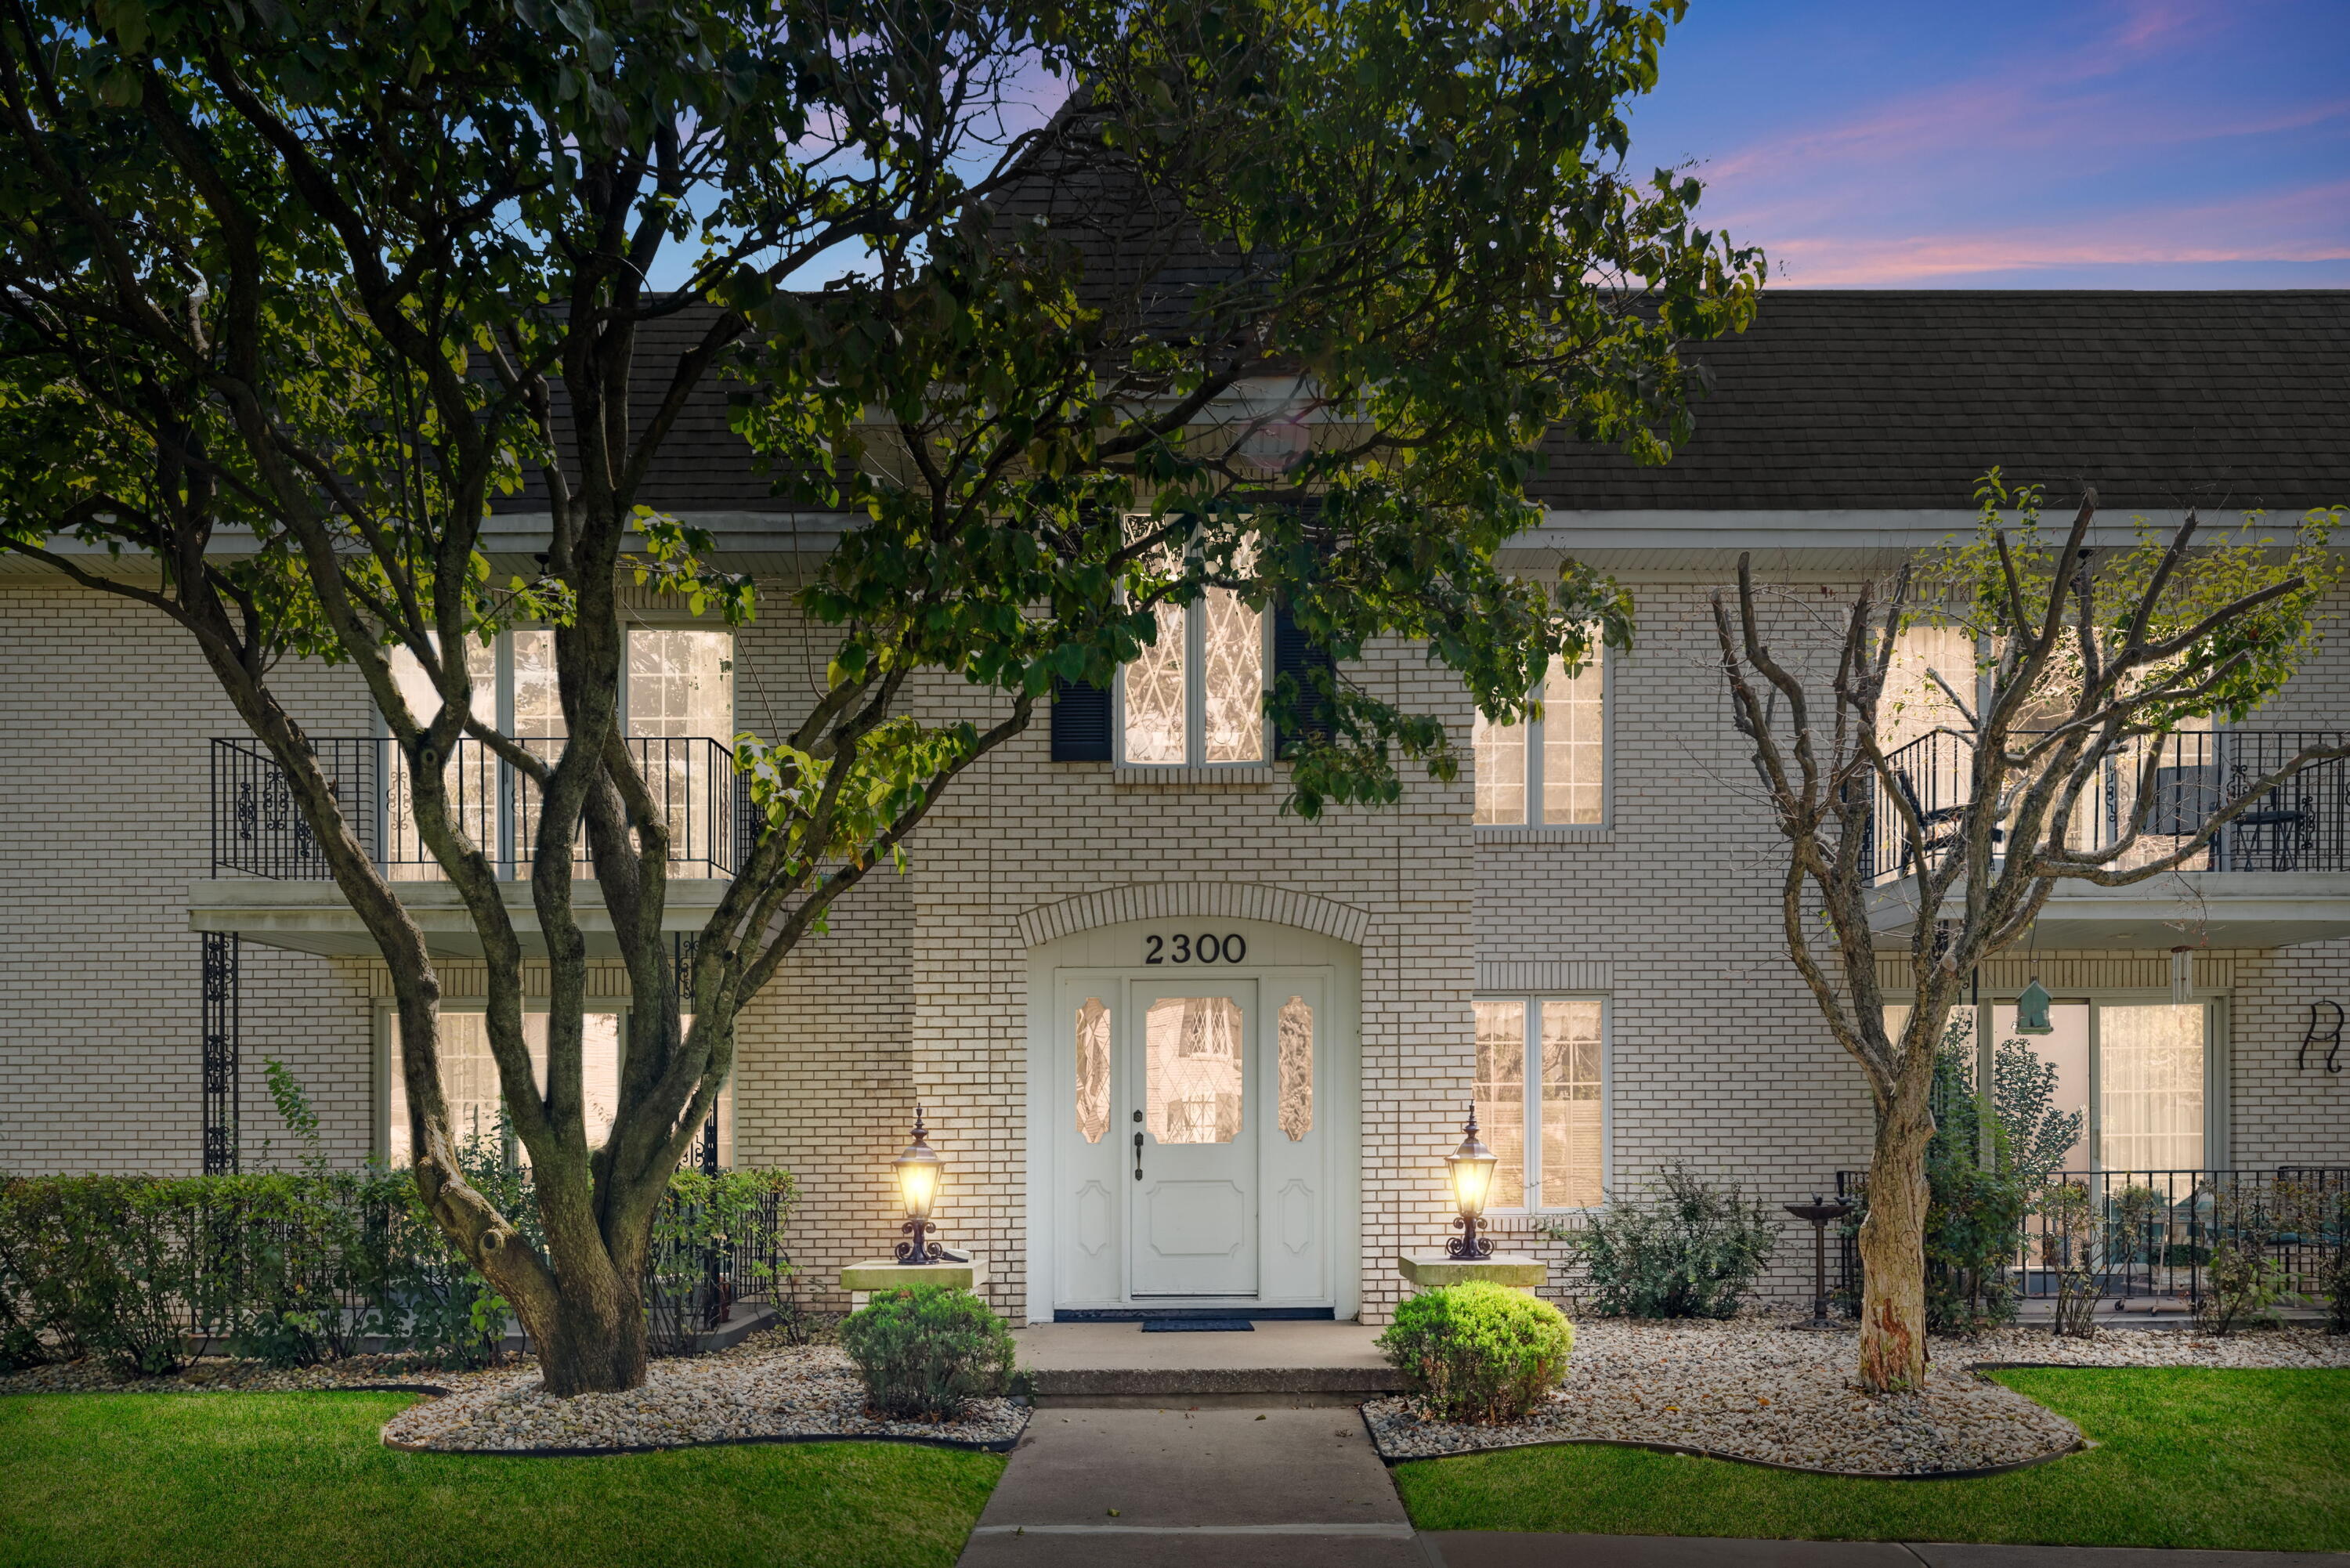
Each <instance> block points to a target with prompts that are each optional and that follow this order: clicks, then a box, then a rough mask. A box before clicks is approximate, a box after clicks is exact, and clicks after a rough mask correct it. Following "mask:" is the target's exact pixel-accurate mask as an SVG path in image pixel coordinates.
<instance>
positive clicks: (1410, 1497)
mask: <svg viewBox="0 0 2350 1568" xmlns="http://www.w3.org/2000/svg"><path fill="white" fill-rule="evenodd" d="M1991 1376H1994V1377H1996V1378H1997V1379H1998V1381H2000V1382H2002V1383H2004V1384H2006V1385H2007V1386H2009V1387H2011V1388H2013V1389H2015V1390H2016V1391H2017V1392H2019V1393H2021V1394H2023V1395H2025V1396H2027V1397H2031V1398H2033V1399H2036V1400H2038V1401H2039V1402H2040V1403H2042V1404H2043V1405H2045V1406H2047V1407H2050V1408H2051V1409H2054V1410H2056V1411H2058V1412H2059V1413H2061V1414H2063V1415H2064V1416H2067V1417H2071V1418H2072V1419H2073V1420H2074V1422H2076V1423H2078V1424H2079V1426H2080V1428H2081V1429H2082V1430H2083V1431H2084V1432H2085V1433H2086V1434H2087V1435H2088V1437H2089V1438H2091V1439H2092V1441H2094V1442H2095V1444H2096V1445H2097V1446H2096V1447H2095V1448H2093V1449H2089V1450H2088V1451H2086V1452H2085V1453H2077V1454H2072V1455H2068V1456H2066V1457H2065V1458H2064V1459H2057V1460H2054V1461H2053V1462H2052V1463H2049V1464H2044V1465H2036V1466H2033V1467H2032V1468H2031V1469H2022V1470H2014V1471H2011V1472H2009V1473H2007V1474H2005V1475H1997V1476H1984V1477H1981V1478H1978V1479H1974V1480H1846V1479H1844V1478H1841V1477H1835V1476H1817V1475H1802V1474H1797V1473H1793V1472H1789V1471H1785V1470H1773V1469H1763V1468H1762V1467H1760V1466H1755V1465H1742V1464H1735V1463H1731V1462H1730V1461H1728V1460H1723V1459H1690V1458H1684V1457H1680V1456H1677V1455H1669V1454H1659V1453H1654V1452H1649V1451H1647V1450H1644V1449H1617V1448H1605V1447H1595V1446H1588V1445H1585V1446H1562V1447H1553V1448H1542V1449H1511V1450H1506V1451H1503V1452H1499V1453H1492V1454H1474V1455H1464V1456H1461V1457H1458V1458H1451V1459H1415V1460H1411V1461H1409V1462H1407V1463H1403V1464H1399V1465H1398V1466H1397V1467H1396V1468H1395V1478H1396V1485H1397V1489H1398V1490H1399V1491H1400V1492H1401V1493H1402V1494H1403V1501H1404V1506H1405V1507H1406V1509H1408V1510H1409V1511H1410V1514H1411V1520H1412V1523H1413V1524H1415V1525H1416V1526H1418V1527H1419V1529H1421V1530H1515V1531H1562V1532H1566V1531H1571V1532H1586V1533H1590V1534H1597V1535H1715V1536H1748V1537H1758V1536H1759V1537H1767V1538H1771V1539H1775V1540H1789V1541H1940V1542H2035V1543H2043V1544H2051V1545H2074V1546H2166V1547H2205V1548H2213V1549H2237V1550H2254V1551H2303V1552H2314V1551H2344V1550H2350V1369H2341V1368H2326V1369H2322V1370H2299V1369H2296V1370H2292V1371H2274V1370H2259V1371H2245V1370H2234V1369H2228V1370H2221V1369H2215V1368H2209V1367H2130V1368H2126V1369H2121V1368H2115V1369H2108V1368H2094V1369H2092V1368H2074V1367H2066V1368H2062V1369H2043V1368H2032V1369H2017V1370H2011V1371H2004V1372H1998V1373H1994V1374H1992V1375H1991Z"/></svg>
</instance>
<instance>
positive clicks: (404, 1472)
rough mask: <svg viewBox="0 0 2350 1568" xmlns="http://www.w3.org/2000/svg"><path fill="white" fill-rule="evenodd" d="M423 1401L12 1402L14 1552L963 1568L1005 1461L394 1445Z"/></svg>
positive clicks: (412, 1562)
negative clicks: (400, 1419) (543, 1455)
mask: <svg viewBox="0 0 2350 1568" xmlns="http://www.w3.org/2000/svg"><path fill="white" fill-rule="evenodd" d="M412 1397H413V1396H411V1395H405V1394H64V1395H17V1396H11V1397H0V1564H5V1565H7V1568H16V1565H18V1564H36V1563H37V1564H42V1565H44V1568H48V1565H57V1564H83V1563H90V1564H99V1563H105V1564H113V1563H141V1564H153V1565H155V1568H170V1565H172V1564H179V1563H189V1564H206V1565H214V1564H223V1563H227V1564H234V1568H278V1565H280V1564H283V1565H285V1568H321V1565H322V1564H336V1565H338V1568H340V1565H344V1564H350V1565H361V1564H374V1563H382V1564H385V1565H386V1568H394V1565H396V1568H442V1565H443V1564H448V1565H452V1568H454V1565H458V1564H464V1565H468V1568H471V1565H474V1564H482V1565H499V1568H504V1565H506V1564H515V1565H525V1564H527V1565H534V1568H535V1565H538V1564H562V1565H564V1568H574V1565H577V1568H588V1565H591V1564H598V1563H626V1564H629V1568H660V1565H665V1564H671V1563H675V1564H678V1565H680V1568H686V1565H691V1568H711V1565H712V1564H723V1565H724V1568H754V1565H756V1564H762V1563H777V1564H782V1563H789V1564H792V1565H793V1568H852V1565H858V1564H867V1563H870V1564H875V1565H876V1568H879V1565H883V1564H887V1565H888V1568H900V1565H907V1564H937V1565H938V1568H946V1565H947V1564H950V1563H953V1561H954V1560H955V1556H956V1554H957V1553H958V1552H961V1551H962V1543H963V1537H964V1536H965V1535H966V1534H967V1533H969V1532H970V1530H971V1526H972V1521H973V1520H975V1519H977V1518H978V1517H979V1511H980V1509H981V1507H982V1506H983V1504H984V1503H985V1502H986V1501H987V1494H988V1492H989V1490H991V1489H992V1488H993V1486H994V1485H995V1479H996V1477H997V1476H998V1475H1000V1474H1002V1473H1003V1459H1000V1458H999V1457H997V1456H995V1455H993V1454H975V1453H962V1452H955V1451H950V1450H945V1449H925V1448H914V1447H911V1446H908V1445H904V1444H897V1443H825V1444H759V1445H751V1446H746V1447H739V1448H719V1449H680V1450H677V1451H674V1452H671V1453H660V1454H616V1455H613V1456H611V1457H609V1458H603V1459H484V1458H475V1457H472V1456H467V1455H454V1454H408V1453H397V1452H393V1451H392V1450H390V1449H385V1448H384V1447H383V1446H382V1444H381V1443H380V1441H379V1440H378V1435H377V1429H378V1428H380V1427H381V1426H382V1424H383V1422H384V1421H385V1420H386V1419H387V1418H388V1417H390V1416H391V1415H392V1414H393V1413H394V1412H396V1411H398V1410H400V1409H403V1408H405V1407H407V1405H408V1404H409V1403H410V1401H411V1398H412Z"/></svg>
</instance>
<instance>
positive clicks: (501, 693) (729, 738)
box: [376, 617, 742, 750]
mask: <svg viewBox="0 0 2350 1568" xmlns="http://www.w3.org/2000/svg"><path fill="white" fill-rule="evenodd" d="M551 629H553V628H550V627H547V626H545V625H542V624H540V623H538V622H536V621H534V622H529V623H527V624H523V625H517V626H509V627H507V628H505V629H504V630H503V631H500V632H498V633H497V634H496V635H495V636H494V638H492V639H491V641H490V656H491V680H493V681H494V684H495V687H496V691H495V692H494V702H493V705H492V711H494V713H496V715H497V720H496V722H497V726H498V730H499V732H500V733H502V734H508V735H511V734H513V733H514V727H515V704H514V694H515V665H514V639H515V633H516V632H518V631H548V630H551ZM639 631H708V632H717V633H719V634H721V635H723V637H725V639H727V641H728V642H729V643H730V644H732V645H733V647H732V648H731V649H729V651H728V653H727V659H726V662H727V673H728V676H729V680H728V681H727V703H726V706H727V714H726V724H725V729H726V733H724V734H723V735H712V736H709V737H707V738H708V739H710V740H713V741H716V742H718V743H719V744H720V745H722V746H725V747H727V748H729V749H730V750H731V749H732V748H733V744H734V730H735V727H736V724H737V723H738V722H739V716H740V714H741V712H742V703H741V701H739V700H738V698H739V693H737V692H736V691H735V690H734V681H733V679H732V677H733V676H734V675H736V674H739V673H740V672H741V670H742V639H740V638H738V637H736V636H735V634H734V628H733V627H731V626H711V625H709V624H708V623H707V622H705V621H700V620H693V619H681V618H667V617H665V618H660V619H647V618H643V617H631V618H629V619H628V620H626V621H624V622H623V623H622V624H621V627H620V639H621V641H620V670H619V698H620V732H621V733H622V734H624V735H625V734H627V733H628V732H629V728H628V726H629V645H628V638H629V634H630V633H632V632H639ZM468 640H471V639H468ZM418 717H419V718H424V717H426V715H423V714H419V715H418ZM376 730H377V732H378V733H379V734H380V735H389V734H390V733H391V731H390V727H389V726H388V725H386V724H385V722H384V720H383V715H382V714H380V713H378V714H377V715H376Z"/></svg>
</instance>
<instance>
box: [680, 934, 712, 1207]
mask: <svg viewBox="0 0 2350 1568" xmlns="http://www.w3.org/2000/svg"><path fill="white" fill-rule="evenodd" d="M669 942H670V955H671V964H672V965H673V966H674V968H675V969H676V971H677V972H676V978H675V983H676V986H677V1016H678V1027H679V1029H680V1031H682V1030H683V1029H684V1027H685V1007H686V1002H688V1001H689V1000H690V992H689V988H690V987H691V984H692V983H693V955H694V954H695V952H696V951H698V950H700V949H701V946H702V938H701V936H700V935H699V934H697V933H695V932H692V931H671V933H670V938H669ZM702 1171H703V1173H704V1174H705V1175H710V1176H715V1175H717V1174H718V1100H717V1097H716V1096H712V1098H711V1101H710V1119H709V1120H708V1121H705V1122H703V1123H702Z"/></svg>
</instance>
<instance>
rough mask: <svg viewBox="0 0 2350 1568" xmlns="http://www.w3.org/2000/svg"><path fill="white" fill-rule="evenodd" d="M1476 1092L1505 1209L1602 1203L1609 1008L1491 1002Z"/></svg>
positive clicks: (1563, 1002)
mask: <svg viewBox="0 0 2350 1568" xmlns="http://www.w3.org/2000/svg"><path fill="white" fill-rule="evenodd" d="M1476 1010H1477V1075H1476V1081H1475V1087H1474V1090H1473V1096H1474V1098H1475V1101H1476V1106H1477V1125H1478V1127H1479V1130H1480V1131H1481V1132H1482V1135H1483V1137H1484V1140H1485V1144H1486V1147H1489V1148H1491V1149H1492V1151H1493V1152H1494V1153H1495V1154H1496V1155H1499V1156H1500V1157H1501V1163H1500V1164H1499V1165H1498V1166H1496V1167H1495V1168H1494V1169H1493V1186H1492V1198H1491V1200H1490V1201H1491V1204H1492V1207H1493V1208H1496V1209H1517V1208H1526V1209H1585V1208H1589V1207H1591V1206H1593V1205H1595V1204H1596V1203H1598V1202H1599V1201H1600V1200H1601V1199H1602V1197H1603V1196H1604V1194H1603V1192H1602V1190H1601V1189H1602V1186H1603V1184H1604V1183H1605V1181H1606V1179H1607V1170H1606V1167H1605V1165H1604V1163H1603V1149H1602V1147H1601V1142H1602V1137H1603V1135H1604V1132H1605V1117H1604V1112H1605V1105H1606V1101H1605V1091H1606V1074H1605V1064H1604V1061H1603V1043H1604V1040H1605V1033H1604V1031H1605V1026H1606V1017H1607V1008H1606V1004H1605V1003H1604V1002H1600V1001H1599V1000H1598V999H1597V998H1596V997H1560V996H1547V997H1532V996H1512V997H1484V998H1480V999H1479V1000H1478V1002H1477V1003H1476Z"/></svg>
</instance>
